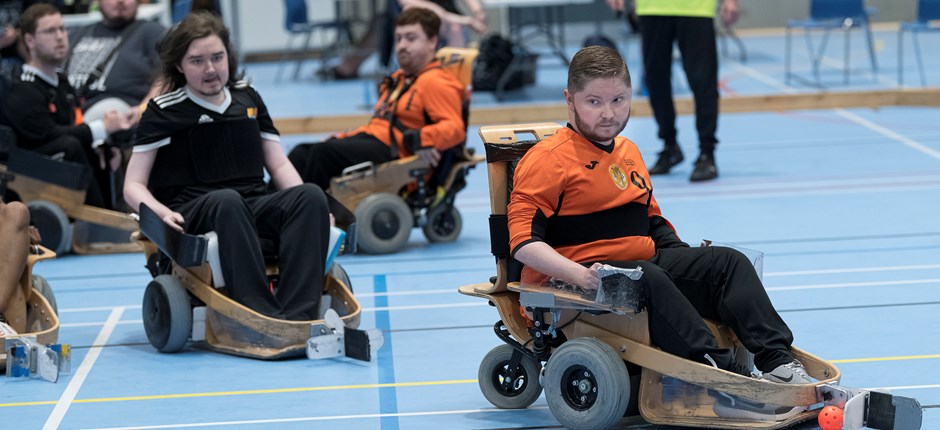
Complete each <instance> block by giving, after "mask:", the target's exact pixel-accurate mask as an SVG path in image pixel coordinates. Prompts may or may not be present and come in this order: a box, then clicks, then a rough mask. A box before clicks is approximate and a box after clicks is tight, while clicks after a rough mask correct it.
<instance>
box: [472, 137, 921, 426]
mask: <svg viewBox="0 0 940 430" xmlns="http://www.w3.org/2000/svg"><path fill="white" fill-rule="evenodd" d="M559 127H560V126H559V125H558V124H555V123H540V124H523V125H515V126H485V127H481V129H480V136H481V137H482V139H483V142H484V147H485V149H486V158H487V163H488V173H489V184H490V202H491V209H492V214H491V216H490V234H491V246H492V252H493V254H494V256H495V257H496V266H497V275H496V276H495V277H494V278H492V279H491V280H490V282H485V283H480V284H474V285H467V286H463V287H460V288H459V292H460V293H462V294H465V295H469V296H475V297H480V298H484V299H486V300H488V301H489V302H490V304H491V305H493V306H495V307H496V309H497V311H498V312H499V316H500V318H501V320H500V321H498V322H497V323H496V324H495V326H494V331H495V332H496V335H497V337H499V338H500V339H501V340H502V341H503V342H504V344H502V345H500V346H497V347H496V348H494V349H493V350H491V351H490V352H489V353H488V354H486V356H485V357H484V358H483V360H482V362H481V364H480V367H479V375H478V380H479V385H480V389H481V391H482V392H483V395H484V396H485V397H486V399H487V400H488V401H489V402H490V403H492V404H493V405H494V406H496V407H498V408H506V409H518V408H526V407H528V406H529V405H531V404H532V403H533V402H535V401H536V399H538V397H539V396H540V394H541V393H542V391H543V389H544V392H545V399H546V401H547V403H548V407H549V409H550V410H551V412H552V414H553V415H554V416H555V417H556V418H557V419H558V421H559V422H560V423H561V424H562V425H563V426H565V427H567V428H571V429H605V428H610V427H612V426H614V425H615V424H617V423H618V421H620V420H621V419H622V418H624V417H630V418H629V421H631V423H641V422H644V421H645V422H648V423H653V424H662V425H671V426H688V427H706V428H723V429H731V428H759V429H776V428H785V427H789V426H792V425H795V424H797V423H800V422H803V421H807V420H811V419H813V418H815V417H816V416H817V414H819V411H820V408H822V407H823V406H824V405H832V406H836V407H839V408H844V409H845V423H844V425H845V427H844V428H846V429H857V428H860V427H861V426H862V425H866V426H868V427H872V428H880V429H895V428H896V429H916V428H920V423H921V413H922V412H921V409H920V405H919V404H918V403H917V401H916V400H914V399H909V398H904V397H899V396H891V395H890V394H886V393H880V392H875V391H870V392H869V391H865V390H857V389H852V388H847V387H842V386H840V385H839V380H840V378H841V373H840V371H839V369H838V368H836V367H835V366H834V365H832V364H830V363H828V362H826V361H824V360H822V359H820V358H819V357H816V356H814V355H812V354H810V353H808V352H806V351H803V350H801V349H799V348H795V347H794V348H793V350H792V351H793V354H794V355H795V358H797V359H798V360H800V361H801V362H802V363H803V364H804V366H805V367H806V370H807V372H808V373H809V374H810V375H811V376H812V377H813V378H815V379H817V380H818V382H816V383H813V384H798V385H787V384H778V383H773V382H768V381H762V380H758V379H754V378H748V377H745V376H741V375H738V374H735V373H731V372H727V371H724V370H720V369H717V368H714V367H710V366H707V365H703V364H699V363H696V362H693V361H690V360H685V359H682V358H679V357H677V356H673V355H671V354H669V353H666V352H664V351H661V350H660V349H658V348H656V347H653V346H652V345H651V344H650V337H649V330H648V327H649V326H648V319H647V313H646V311H645V310H644V309H643V308H642V304H641V303H639V300H638V299H637V297H639V294H638V293H636V290H635V289H633V290H631V289H630V285H631V284H630V283H629V282H626V283H624V284H621V285H618V286H616V288H615V289H613V291H619V293H617V294H622V296H621V297H620V299H618V300H607V299H605V300H601V299H600V296H601V293H600V291H603V290H605V288H604V286H603V285H604V284H602V286H601V288H599V290H597V291H594V292H593V294H594V295H596V296H593V295H592V294H591V293H590V292H581V293H578V292H577V291H576V290H573V289H570V288H569V289H566V288H546V287H544V286H530V285H522V284H520V283H519V279H520V273H521V270H522V266H521V264H520V263H519V262H517V261H515V260H514V259H513V258H512V257H511V255H510V253H509V233H508V227H507V217H506V214H507V205H508V202H509V197H510V194H511V191H512V184H513V172H514V168H515V165H516V163H517V162H518V161H519V160H520V159H521V158H522V156H523V155H524V154H525V152H526V151H527V150H528V149H529V148H530V147H531V146H532V145H534V144H535V143H536V142H537V141H539V140H541V139H543V138H545V137H548V136H551V135H552V134H554V133H555V132H556V130H557V129H558V128H559ZM527 136H534V139H533V138H531V137H529V138H528V139H525V137H527ZM637 275H641V274H637ZM631 276H632V275H631ZM603 279H607V278H603ZM634 279H639V278H634ZM633 285H635V284H633ZM617 294H613V296H614V297H616V296H617ZM634 294H635V296H634ZM609 296H610V295H608V297H609ZM708 325H709V328H710V329H711V330H712V332H714V333H715V336H716V337H717V339H718V341H719V345H720V346H721V347H725V348H731V349H732V350H733V351H735V356H736V360H737V361H739V362H740V363H742V364H743V365H745V366H748V367H751V366H752V364H753V356H752V355H750V353H748V352H747V350H746V349H745V348H744V347H743V345H742V344H741V342H740V341H739V340H738V339H737V338H736V336H735V334H734V333H733V332H732V331H731V330H730V329H729V328H727V327H724V326H722V325H720V324H715V323H712V322H708ZM721 393H723V394H721ZM722 398H725V399H731V398H734V399H735V400H736V401H738V403H736V404H735V403H733V404H732V407H731V408H730V413H728V412H729V410H728V409H727V408H726V409H725V410H724V411H722V410H721V409H719V407H718V406H719V403H720V402H721V401H722V400H721V399H722ZM741 401H743V402H741ZM745 403H746V404H750V405H752V406H753V405H758V406H760V407H761V408H762V410H765V411H766V410H769V411H771V413H770V414H769V415H767V414H765V415H762V416H761V417H760V418H759V419H758V418H755V417H754V416H753V415H747V414H740V413H736V412H739V411H740V410H739V409H738V408H742V406H741V405H742V404H745ZM770 405H781V406H783V405H786V407H780V408H777V407H774V406H770ZM792 406H799V407H800V408H796V409H794V408H793V407H792ZM768 408H769V409H768ZM722 412H724V413H722Z"/></svg>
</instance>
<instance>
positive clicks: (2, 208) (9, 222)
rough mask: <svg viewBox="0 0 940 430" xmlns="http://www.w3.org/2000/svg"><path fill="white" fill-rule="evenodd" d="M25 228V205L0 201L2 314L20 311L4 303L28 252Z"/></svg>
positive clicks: (13, 290)
mask: <svg viewBox="0 0 940 430" xmlns="http://www.w3.org/2000/svg"><path fill="white" fill-rule="evenodd" d="M27 227H29V210H28V209H26V205H24V204H22V203H19V202H12V203H9V204H4V203H3V202H0V246H2V247H3V248H4V251H3V253H2V256H0V313H2V314H4V315H7V314H10V315H12V314H14V313H17V314H18V313H21V312H15V311H20V310H12V309H10V310H8V309H7V306H10V301H11V298H12V297H13V295H14V293H15V292H16V290H17V288H19V284H20V277H21V276H22V275H23V269H24V268H25V267H26V254H27V252H29V233H28V232H27ZM8 311H9V312H8ZM21 311H22V312H25V311H26V310H25V309H22V310H21Z"/></svg>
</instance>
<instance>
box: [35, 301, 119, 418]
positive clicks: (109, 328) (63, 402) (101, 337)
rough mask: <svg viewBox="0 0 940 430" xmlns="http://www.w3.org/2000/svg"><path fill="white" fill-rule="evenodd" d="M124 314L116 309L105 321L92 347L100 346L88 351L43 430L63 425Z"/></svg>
mask: <svg viewBox="0 0 940 430" xmlns="http://www.w3.org/2000/svg"><path fill="white" fill-rule="evenodd" d="M123 313H124V308H123V307H116V308H114V310H112V311H111V315H110V316H108V320H107V321H105V323H104V327H102V328H101V331H100V332H98V337H96V338H95V341H94V342H93V343H92V345H99V346H93V347H91V348H90V349H89V350H88V354H87V355H85V359H84V360H82V364H81V365H79V366H78V370H77V371H75V375H74V376H72V380H71V381H69V385H68V387H65V392H63V393H62V397H59V401H58V402H57V403H56V405H55V408H54V409H53V410H52V413H51V414H50V415H49V418H48V419H46V424H45V425H44V426H43V427H42V428H43V430H54V429H57V428H59V424H62V419H63V418H65V413H66V412H68V410H69V407H70V406H72V401H73V400H75V395H76V394H78V390H79V389H80V388H82V384H83V383H85V378H86V377H87V376H88V372H90V371H91V367H92V366H94V365H95V361H97V360H98V356H99V355H101V350H102V348H103V346H102V345H104V344H106V343H107V342H108V338H109V337H111V333H113V332H114V327H115V326H117V324H118V321H120V319H121V314H123Z"/></svg>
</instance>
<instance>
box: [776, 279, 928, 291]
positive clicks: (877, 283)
mask: <svg viewBox="0 0 940 430" xmlns="http://www.w3.org/2000/svg"><path fill="white" fill-rule="evenodd" d="M935 283H937V284H940V278H933V279H911V280H906V281H871V282H842V283H836V284H815V285H793V286H789V287H770V288H767V289H766V290H767V291H796V290H825V289H829V288H849V287H877V286H882V285H922V284H935Z"/></svg>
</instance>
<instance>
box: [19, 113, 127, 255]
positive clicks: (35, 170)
mask: <svg viewBox="0 0 940 430" xmlns="http://www.w3.org/2000/svg"><path fill="white" fill-rule="evenodd" d="M15 140H16V137H15V136H14V134H13V132H12V130H10V129H9V128H7V127H5V126H0V141H2V146H3V148H0V172H9V173H12V174H13V175H14V179H13V180H11V181H10V182H9V183H8V185H7V187H8V194H9V195H10V198H11V199H12V200H21V201H23V202H24V203H25V204H26V206H27V207H28V208H29V213H30V219H31V221H32V223H33V225H35V226H36V228H37V229H39V232H40V234H41V235H42V238H43V243H44V244H45V245H47V246H48V247H49V248H50V249H52V250H53V251H54V252H56V253H59V254H62V253H66V252H68V251H69V250H72V251H74V252H76V253H78V254H104V253H123V252H140V247H138V246H137V244H135V243H132V242H129V237H130V233H131V232H133V231H135V230H136V229H137V223H136V222H135V221H134V220H133V219H132V218H131V217H129V216H128V215H127V214H125V213H122V212H117V211H113V210H109V209H102V208H98V207H94V206H89V205H86V204H85V203H84V202H85V190H86V189H87V188H88V184H89V183H90V181H91V176H92V173H91V169H90V168H89V167H88V166H83V165H81V164H77V163H72V162H69V161H59V160H53V159H51V158H49V157H47V156H45V155H42V154H39V153H36V152H33V151H27V150H23V149H18V148H16V145H15ZM70 219H74V220H77V221H81V222H80V223H75V224H74V225H73V224H72V222H71V221H70Z"/></svg>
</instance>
